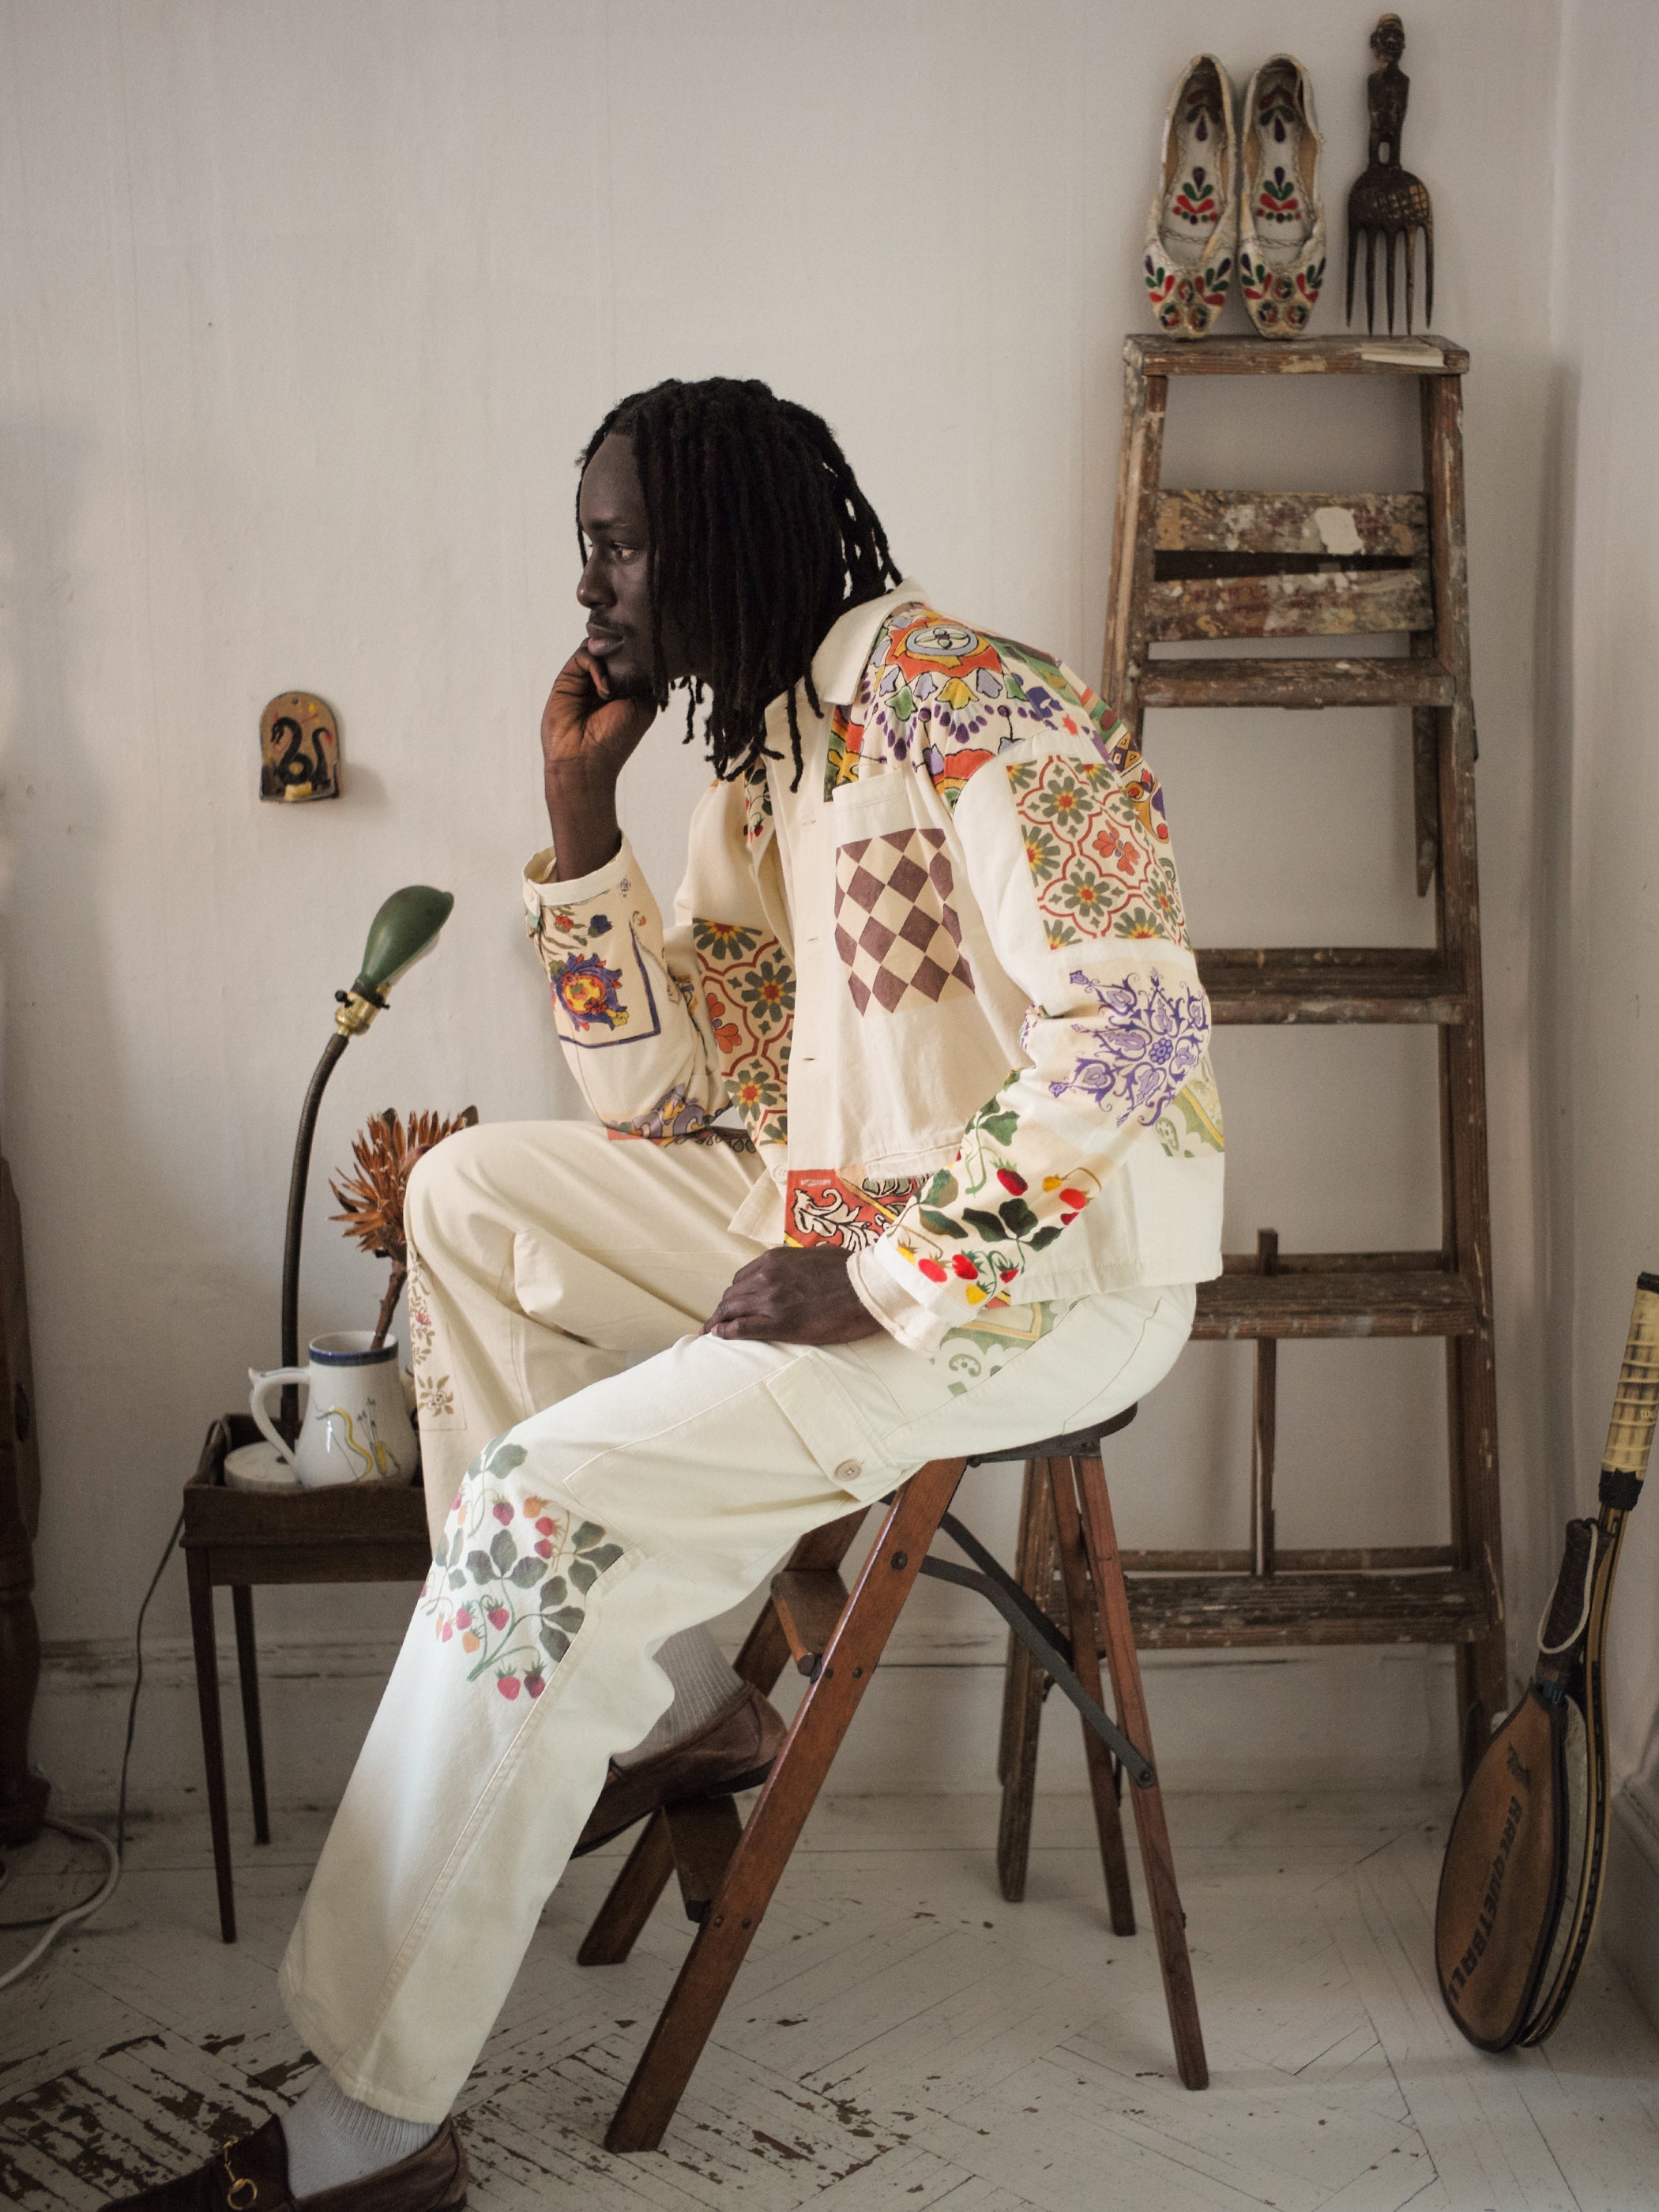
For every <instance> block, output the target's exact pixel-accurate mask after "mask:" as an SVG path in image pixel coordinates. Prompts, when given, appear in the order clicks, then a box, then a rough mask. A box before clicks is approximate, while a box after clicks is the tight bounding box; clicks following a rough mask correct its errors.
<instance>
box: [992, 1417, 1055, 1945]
mask: <svg viewBox="0 0 1659 2212" xmlns="http://www.w3.org/2000/svg"><path fill="white" fill-rule="evenodd" d="M1053 1567H1054V1515H1053V1510H1052V1508H1051V1507H1050V1504H1049V1502H1048V1469H1047V1467H1046V1465H1043V1466H1039V1465H1038V1463H1037V1462H1036V1461H1035V1460H1027V1461H1026V1462H1025V1482H1024V1489H1023V1490H1022V1492H1021V1493H1020V1508H1019V1550H1018V1556H1017V1559H1016V1562H1015V1569H1014V1573H1015V1578H1016V1580H1017V1581H1018V1583H1019V1586H1020V1588H1021V1589H1023V1590H1024V1591H1025V1592H1026V1594H1027V1595H1029V1596H1031V1597H1034V1598H1035V1599H1036V1601H1037V1602H1038V1604H1039V1605H1041V1604H1042V1603H1043V1602H1044V1601H1045V1600H1046V1599H1047V1597H1048V1590H1049V1587H1050V1585H1051V1583H1053V1580H1054V1572H1053ZM1041 1730H1042V1668H1040V1667H1039V1666H1038V1665H1037V1663H1036V1660H1035V1659H1034V1658H1033V1657H1032V1656H1031V1653H1030V1649H1029V1648H1028V1647H1027V1646H1026V1645H1025V1644H1023V1643H1022V1642H1021V1640H1020V1638H1018V1636H1016V1635H1014V1634H1013V1633H1012V1631H1011V1632H1010V1633H1009V1637H1008V1659H1007V1664H1006V1668H1005V1670H1004V1673H1003V1677H1002V1735H1001V1739H1000V1747H999V1752H998V1757H997V1780H998V1781H999V1782H1000V1784H1002V1813H1001V1818H1000V1821H999V1823H998V1826H997V1881H998V1883H999V1886H1000V1888H1001V1891H1002V1894H1003V1895H1004V1897H1005V1898H1006V1899H1007V1900H1008V1902H1009V1904H1010V1905H1018V1903H1019V1901H1020V1899H1022V1898H1023V1897H1024V1894H1025V1872H1026V1866H1027V1863H1028V1861H1029V1859H1030V1850H1031V1804H1032V1799H1033V1797H1034V1796H1035V1795H1036V1764H1037V1741H1038V1737H1039V1735H1040V1733H1041Z"/></svg>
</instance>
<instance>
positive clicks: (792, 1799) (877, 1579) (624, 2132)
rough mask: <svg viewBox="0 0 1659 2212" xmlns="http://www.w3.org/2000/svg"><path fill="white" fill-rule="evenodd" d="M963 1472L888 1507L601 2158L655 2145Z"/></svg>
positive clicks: (959, 1467)
mask: <svg viewBox="0 0 1659 2212" xmlns="http://www.w3.org/2000/svg"><path fill="white" fill-rule="evenodd" d="M965 1464H966V1462H964V1461H962V1460H959V1459H955V1460H933V1461H932V1462H929V1464H928V1465H927V1466H926V1467H924V1468H921V1471H920V1472H919V1473H918V1474H914V1475H912V1477H911V1478H910V1480H909V1481H908V1483H906V1485H905V1486H904V1488H903V1489H902V1491H901V1492H899V1495H898V1498H897V1499H896V1501H895V1503H894V1504H893V1505H892V1506H891V1507H890V1509H889V1510H888V1513H887V1516H886V1518H885V1520H884V1522H883V1523H882V1528H881V1533H880V1535H879V1536H878V1539H877V1541H876V1542H875V1544H874V1545H873V1546H872V1548H871V1551H870V1555H869V1557H868V1558H867V1559H866V1561H865V1563H864V1566H863V1568H862V1570H861V1571H860V1575H859V1578H858V1582H857V1584H856V1586H855V1587H854V1591H853V1594H852V1596H851V1597H850V1598H849V1599H848V1603H847V1606H846V1607H845V1609H844V1610H843V1612H842V1616H841V1620H840V1621H839V1622H838V1623H837V1625H836V1632H835V1634H834V1635H833V1636H832V1637H831V1638H830V1639H829V1644H828V1645H827V1646H826V1648H825V1650H824V1654H823V1665H822V1666H821V1667H820V1668H819V1669H818V1672H817V1675H816V1677H815V1678H814V1680H812V1682H811V1685H810V1686H809V1687H808V1689H807V1692H806V1695H805V1698H804V1699H802V1700H801V1704H800V1707H799V1711H797V1713H796V1715H795V1717H794V1721H793V1723H792V1725H791V1727H790V1730H789V1734H788V1736H787V1739H786V1741H785V1743H784V1747H783V1749H782V1750H781V1752H780V1753H779V1754H778V1759H777V1764H776V1765H775V1766H774V1767H773V1769H772V1771H771V1774H770V1776H769V1778H768V1780H767V1784H766V1787H765V1788H764V1789H763V1790H762V1792H761V1796H760V1802H759V1803H758V1804H757V1806H756V1808H755V1809H754V1811H753V1812H752V1813H751V1814H750V1816H749V1824H748V1826H746V1827H745V1828H744V1832H743V1835H742V1838H741V1839H740V1840H739V1842H738V1847H737V1850H735V1851H734V1852H733V1853H732V1862H731V1864H730V1865H729V1866H728V1867H727V1869H726V1879H725V1881H723V1882H722V1883H721V1884H720V1894H719V1895H718V1896H717V1897H716V1898H715V1899H714V1902H713V1904H712V1905H710V1906H709V1908H708V1917H707V1918H706V1919H705V1920H704V1922H703V1923H702V1927H701V1928H699V1929H698V1930H697V1934H696V1939H695V1940H694V1942H693V1943H692V1945H691V1948H690V1951H689V1952H688V1953H687V1954H686V1958H685V1963H684V1966H682V1967H681V1968H680V1972H679V1976H678V1979H677V1980H676V1982H675V1984H674V1987H673V1989H672V1990H671V1992H670V1995H669V1998H668V2002H667V2003H666V2004H665V2006H664V2007H663V2008H662V2011H661V2013H660V2015H659V2017H658V2021H657V2024H656V2026H655V2027H653V2029H652V2031H651V2039H650V2041H649V2042H648V2043H647V2045H646V2046H645V2051H644V2055H643V2056H642V2057H641V2060H640V2063H639V2064H638V2065H637V2066H636V2067H635V2069H634V2078H633V2080H632V2081H630V2082H629V2085H628V2087H627V2089H626V2091H625V2092H624V2093H623V2100H622V2102H621V2104H620V2105H618V2106H617V2112H616V2117H615V2118H613V2119H612V2121H611V2127H610V2130H609V2132H608V2133H607V2135H606V2136H605V2148H606V2149H607V2150H613V2151H630V2150H655V2149H656V2148H657V2146H658V2144H659V2143H660V2142H661V2141H662V2139H663V2133H664V2130H665V2129H666V2127H667V2125H668V2123H669V2121H670V2120H671V2119H672V2118H673V2117H674V2112H675V2108H676V2107H677V2106H678V2103H679V2101H680V2099H681V2097H682V2096H683V2095H684V2093H685V2086H686V2083H687V2082H688V2081H690V2078H691V2074H692V2070H693V2069H694V2068H695V2067H696V2063H697V2060H698V2059H699V2058H700V2057H702V2047H703V2045H704V2044H705V2043H707V2042H708V2037H709V2034H710V2032H711V2031H712V2029H713V2027H714V2022H715V2021H717V2020H718V2019H719V2017H720V2008H721V2006H722V2005H723V2004H724V2003H725V2002H726V1993H727V1991H728V1990H730V1989H731V1986H732V1982H733V1981H734V1980H735V1978H736V1977H737V1972H738V1967H739V1966H741V1965H742V1964H743V1961H744V1954H746V1953H747V1951H748V1948H749V1946H750V1943H751V1942H753V1940H754V1936H755V1930H756V1929H757V1928H758V1927H759V1926H760V1923H761V1920H762V1917H763V1915H764V1913H765V1911H766V1908H767V1906H768V1905H769V1903H770V1902H771V1898H772V1893H773V1891H774V1890H775V1888H776V1887H777V1884H778V1881H779V1878H780V1876H781V1875H782V1873H783V1870H784V1868H785V1867H786V1866H787V1864H788V1863H789V1855H790V1853H791V1852H792V1851H793V1849H794V1847H795V1843H796V1839H797V1838H798V1837H799V1834H800V1832H801V1829H802V1828H803V1827H804V1826H805V1822H806V1817H807V1815H808V1814H809V1813H810V1812H811V1809H812V1807H813V1805H814V1803H815V1802H817V1794H818V1791H819V1790H820V1789H822V1787H823V1779H824V1777H825V1776H826V1775H827V1774H828V1773H829V1767H830V1764H831V1762H832V1761H833V1759H834V1758H835V1756H836V1752H837V1751H838V1750H839V1749H840V1747H841V1743H842V1738H843V1737H844V1736H845V1735H846V1733H847V1730H848V1726H849V1724H850V1723H851V1721H852V1718H853V1716H854V1713H855V1712H856V1711H857V1710H858V1706H859V1701H860V1699H861V1698H862V1697H863V1695H864V1692H865V1690H866V1686H868V1683H869V1679H870V1676H871V1675H872V1674H873V1673H874V1672H875V1668H876V1662H877V1661H878V1659H879V1658H880V1656H881V1654H882V1652H883V1650H884V1648H885V1646H886V1643H887V1639H888V1638H889V1636H890V1634H891V1633H892V1629H893V1624H894V1622H895V1621H896V1620H897V1619H898V1617H899V1613H900V1612H901V1610H902V1607H903V1605H904V1601H905V1600H906V1598H907V1597H908V1595H910V1591H911V1589H912V1587H913V1586H914V1584H915V1579H916V1577H917V1575H918V1574H919V1573H920V1571H921V1563H922V1560H923V1559H924V1558H925V1557H926V1556H927V1547H928V1545H929V1544H930V1543H931V1542H932V1541H933V1535H934V1533H935V1531H936V1530H937V1529H938V1527H939V1516H940V1515H941V1514H942V1513H943V1512H944V1511H945V1509H946V1507H947V1506H948V1505H949V1504H950V1503H951V1498H953V1497H954V1496H955V1494H956V1489H957V1484H958V1483H959V1482H960V1481H961V1480H962V1471H963V1466H964V1465H965Z"/></svg>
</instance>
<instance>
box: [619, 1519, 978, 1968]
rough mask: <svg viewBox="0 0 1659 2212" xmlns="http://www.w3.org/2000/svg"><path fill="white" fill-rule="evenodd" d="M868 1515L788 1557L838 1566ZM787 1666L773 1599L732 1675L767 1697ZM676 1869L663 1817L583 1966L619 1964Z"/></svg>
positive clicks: (805, 1542) (804, 1542) (833, 1525)
mask: <svg viewBox="0 0 1659 2212" xmlns="http://www.w3.org/2000/svg"><path fill="white" fill-rule="evenodd" d="M941 1510H942V1509H941ZM868 1511H869V1508H868V1507H867V1506H863V1505H861V1506H860V1507H859V1509H858V1510H857V1511H856V1512H855V1513H848V1514H844V1515H843V1516H842V1518H841V1519H840V1520H839V1521H829V1522H825V1524H824V1526H823V1528H811V1529H809V1530H808V1531H807V1533H806V1534H805V1535H804V1536H803V1537H802V1538H801V1539H800V1541H799V1543H798V1544H797V1545H796V1546H795V1548H794V1550H793V1552H791V1553H790V1554H789V1565H791V1566H792V1567H838V1566H839V1565H841V1563H842V1560H843V1559H845V1558H846V1556H847V1554H848V1552H849V1551H850V1550H851V1548H852V1545H853V1540H854V1537H855V1536H856V1535H857V1534H858V1533H859V1530H860V1528H862V1527H863V1526H864V1522H865V1519H866V1515H867V1513H868ZM788 1664H789V1641H788V1638H787V1637H786V1636H785V1634H784V1632H783V1624H782V1622H781V1620H779V1619H778V1609H777V1607H776V1606H775V1605H774V1604H773V1602H772V1601H771V1600H770V1598H769V1599H768V1600H767V1601H766V1603H765V1605H764V1606H763V1607H762V1609H761V1612H760V1614H759V1616H758V1618H757V1620H756V1622H755V1625H754V1626H753V1627H752V1628H751V1629H750V1632H749V1633H748V1635H747V1637H745V1638H744V1646H743V1650H741V1651H740V1652H739V1653H738V1657H737V1661H736V1664H735V1667H734V1669H733V1671H734V1672H735V1674H737V1676H738V1680H739V1681H744V1682H750V1683H752V1684H753V1686H754V1687H755V1688H756V1689H757V1690H759V1691H760V1692H762V1694H763V1695H764V1694H765V1692H768V1691H769V1690H770V1689H771V1688H772V1686H773V1685H774V1684H775V1682H776V1680H777V1679H778V1677H779V1675H780V1674H782V1672H783V1670H784V1668H786V1667H787V1665H788ZM673 1871H674V1854H673V1851H672V1850H671V1845H670V1841H669V1835H668V1828H667V1824H666V1823H665V1821H664V1820H662V1819H661V1818H660V1817H659V1818H658V1819H655V1820H651V1821H648V1822H647V1825H646V1826H645V1829H644V1830H643V1832H641V1836H640V1839H639V1841H638V1842H637V1843H636V1844H635V1846H634V1848H633V1850H632V1851H631V1852H630V1853H629V1857H628V1859H627V1862H626V1863H625V1864H624V1866H623V1870H622V1872H621V1873H620V1874H619V1875H617V1879H616V1881H614V1882H613V1883H612V1885H611V1893H610V1895H609V1896H608V1897H607V1898H606V1899H605V1903H604V1904H603V1905H601V1906H600V1907H599V1912H598V1915H597V1917H595V1919H594V1922H593V1924H592V1927H591V1928H590V1929H588V1931H587V1934H586V1936H585V1937H584V1938H583V1939H582V1946H581V1948H580V1950H579V1951H578V1952H577V1954H576V1964H577V1965H578V1966H620V1965H621V1963H622V1961H623V1960H624V1959H625V1958H626V1957H627V1956H628V1954H629V1952H630V1951H631V1950H632V1949H633V1948H634V1945H635V1942H637V1941H638V1939H639V1936H640V1933H641V1929H643V1928H644V1926H645V1923H646V1922H647V1920H648V1919H649V1918H650V1917H651V1915H652V1913H653V1911H655V1910H656V1904H657V1899H659V1897H660V1896H661V1895H662V1893H663V1892H664V1890H665V1889H666V1888H667V1887H668V1877H669V1876H670V1875H671V1874H672V1873H673Z"/></svg>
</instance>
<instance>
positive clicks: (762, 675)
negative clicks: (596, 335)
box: [576, 376, 899, 783]
mask: <svg viewBox="0 0 1659 2212" xmlns="http://www.w3.org/2000/svg"><path fill="white" fill-rule="evenodd" d="M612 436H615V437H621V438H626V439H627V440H628V441H629V443H630V444H631V445H632V447H633V448H634V459H635V465H636V466H637V467H638V470H639V472H640V483H641V487H642V489H643V490H644V493H645V511H646V516H647V521H648V524H649V527H650V533H651V544H650V561H651V654H652V664H653V665H652V684H653V696H654V698H655V700H656V702H657V705H658V707H659V708H664V707H666V706H667V704H668V694H669V690H670V688H671V687H670V684H669V682H668V678H667V677H666V676H665V673H664V664H663V645H662V623H663V605H664V602H665V599H666V600H669V601H670V602H671V609H672V613H673V616H674V617H675V619H676V620H677V622H678V623H679V624H680V625H682V626H683V628H684V634H685V635H687V636H688V637H690V638H694V639H695V640H696V645H697V651H698V657H699V659H701V660H702V662H703V665H704V666H705V668H706V669H707V671H708V722H707V726H706V731H705V734H706V737H707V740H708V751H709V757H710V758H711V760H712V761H713V763H714V773H715V775H718V776H720V777H723V778H726V779H727V780H731V779H732V778H735V777H738V776H741V775H744V774H746V773H747V772H748V770H749V769H750V768H752V767H753V765H754V764H755V763H756V762H757V761H759V760H762V759H776V758H778V757H779V756H778V755H777V754H775V752H773V751H772V750H771V749H770V748H769V746H768V744H767V743H766V722H765V715H766V708H767V707H768V705H769V702H771V701H772V700H774V699H775V698H776V696H778V694H779V692H780V691H787V694H788V706H789V742H790V747H791V750H792V752H793V757H794V765H795V777H794V780H795V781H796V783H799V781H800V773H801V750H800V723H799V719H798V717H797V714H796V708H795V693H796V689H797V687H798V686H799V685H800V684H805V690H806V696H807V700H808V702H809V703H810V705H811V708H812V711H813V713H814V714H817V713H818V712H819V711H820V709H819V705H818V696H817V691H816V690H814V689H813V684H812V655H813V653H814V652H815V651H816V650H817V647H818V645H819V643H820V641H822V639H823V634H824V632H825V631H826V630H827V629H829V625H830V623H833V622H834V621H835V619H836V617H837V616H838V615H839V614H841V613H842V612H843V611H845V610H846V609H847V608H848V607H851V606H858V605H861V604H862V603H863V602H864V601H865V600H866V599H879V598H880V596H881V594H882V593H883V592H884V591H886V590H887V589H888V588H889V587H890V586H891V585H894V584H896V583H897V581H898V580H899V579H898V570H897V569H896V568H895V567H894V565H893V558H892V555H891V554H890V551H889V550H888V545H887V533H886V532H885V531H884V529H883V528H882V526H881V521H880V519H879V517H878V515H877V513H876V511H875V509H874V508H873V507H872V506H871V504H870V502H869V501H868V500H867V499H866V497H865V495H864V494H863V492H862V491H860V489H859V483H858V479H857V477H855V476H854V474H853V471H852V469H851V467H850V466H849V465H848V459H847V457H846V455H845V454H844V453H842V450H841V447H839V446H838V445H837V444H836V439H835V435H834V433H833V432H832V431H831V429H830V428H829V424H828V423H827V422H824V421H823V417H822V416H817V415H814V414H813V413H812V412H811V409H810V408H805V407H798V406H797V405H796V404H794V403H793V401H792V400H788V399H780V398H778V397H777V395H776V394H775V392H773V391H772V390H771V388H770V387H769V386H767V385H764V384H762V383H759V382H757V380H755V379H753V378H743V379H739V378H736V377H729V376H710V377H706V378H704V379H702V381H700V382H698V383H696V384H684V383H682V382H681V381H680V380H679V379H678V377H670V378H668V379H667V380H665V382H664V383H661V384H654V385H653V386H651V388H650V390H649V391H647V392H632V393H630V394H629V397H628V398H626V399H623V400H620V401H618V403H617V405H616V406H614V407H613V408H612V409H611V412H610V413H609V414H608V415H607V416H605V420H604V422H601V423H600V425H599V428H598V429H597V430H596V431H595V432H594V433H593V435H592V437H591V438H590V439H589V440H588V441H587V447H586V451H585V452H584V453H583V455H582V467H583V469H584V470H586V466H587V464H588V463H589V462H590V461H591V460H592V458H593V456H594V454H595V453H598V451H599V447H601V446H602V445H603V444H604V442H605V440H606V439H607V438H609V437H612ZM578 491H579V494H580V486H579V487H578ZM576 534H577V538H578V541H579V542H580V539H581V524H580V518H579V519H578V522H577V526H576ZM584 550H585V549H584ZM684 680H685V682H686V685H687V689H688V690H689V692H690V699H689V702H688V703H687V707H686V714H685V742H686V743H687V744H690V742H691V741H692V739H693V738H694V737H695V736H696V713H697V708H698V707H699V705H700V704H701V703H702V698H703V691H704V687H703V684H702V679H701V678H696V677H691V678H686V679H684Z"/></svg>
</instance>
